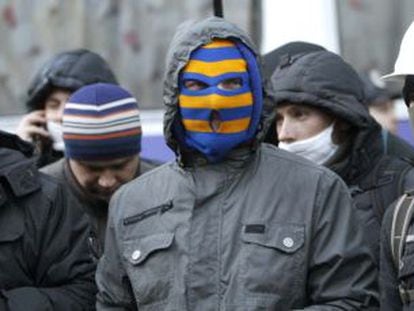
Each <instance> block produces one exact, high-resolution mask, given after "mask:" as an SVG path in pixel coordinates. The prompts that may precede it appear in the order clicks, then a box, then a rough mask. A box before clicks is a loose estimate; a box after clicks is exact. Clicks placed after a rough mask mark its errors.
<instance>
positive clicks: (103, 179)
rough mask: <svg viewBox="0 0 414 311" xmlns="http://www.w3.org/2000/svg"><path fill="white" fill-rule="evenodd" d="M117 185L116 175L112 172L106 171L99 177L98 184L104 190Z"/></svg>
mask: <svg viewBox="0 0 414 311" xmlns="http://www.w3.org/2000/svg"><path fill="white" fill-rule="evenodd" d="M116 183H117V179H116V177H115V174H114V173H113V172H111V171H110V170H107V171H104V172H102V173H101V174H100V175H99V179H98V184H99V186H100V187H102V188H106V189H110V188H113V187H114V186H115V185H116Z"/></svg>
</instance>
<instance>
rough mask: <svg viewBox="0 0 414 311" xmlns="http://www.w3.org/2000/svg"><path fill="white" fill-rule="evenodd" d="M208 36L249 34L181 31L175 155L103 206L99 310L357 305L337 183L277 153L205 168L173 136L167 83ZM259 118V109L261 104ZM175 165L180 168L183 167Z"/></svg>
mask: <svg viewBox="0 0 414 311" xmlns="http://www.w3.org/2000/svg"><path fill="white" fill-rule="evenodd" d="M212 38H233V40H240V41H242V42H243V43H244V44H245V45H246V46H247V47H249V48H250V49H251V50H252V51H253V52H254V53H255V55H257V53H256V52H255V49H254V47H253V45H252V43H251V41H250V39H249V38H247V37H246V35H245V34H244V33H243V32H242V31H241V30H240V29H238V28H237V27H235V26H234V25H232V24H230V23H228V22H226V21H224V20H223V19H220V18H209V19H206V20H203V21H200V22H194V23H187V24H184V25H182V26H181V27H180V28H179V30H178V32H177V34H176V35H175V37H174V39H173V41H172V43H171V46H170V50H169V53H168V56H167V75H166V79H165V87H164V100H165V104H166V106H167V107H166V114H165V118H164V130H165V135H166V139H167V141H168V143H169V145H170V146H172V148H173V149H174V150H175V152H176V153H177V155H178V159H177V161H175V162H171V163H167V164H165V165H163V166H161V167H159V168H157V169H154V170H152V171H151V172H149V173H147V174H145V175H144V176H142V177H140V178H137V179H135V180H134V181H133V182H131V183H128V184H127V185H125V186H123V187H121V189H120V190H119V191H117V193H115V195H114V197H113V198H112V200H111V207H110V211H109V219H108V230H107V236H106V245H105V253H104V255H103V256H102V258H101V260H100V262H99V265H98V271H97V276H96V278H97V284H98V287H99V294H98V304H97V306H98V309H99V310H112V311H114V310H160V311H161V310H180V311H181V310H183V311H185V310H250V311H256V310H280V311H283V310H293V309H301V310H302V309H303V310H364V309H366V307H367V306H375V305H376V299H377V296H376V292H375V289H374V286H373V285H374V283H375V279H376V277H377V275H376V271H375V266H374V264H373V259H372V258H371V257H370V253H369V250H368V248H367V247H366V245H365V244H364V242H363V236H362V231H361V227H360V226H359V224H358V220H357V219H356V218H355V211H354V210H353V209H352V208H351V198H350V196H349V194H348V192H347V189H346V186H345V185H344V183H343V182H342V181H341V180H340V179H339V178H338V177H337V176H336V175H335V174H334V173H332V172H330V171H329V170H327V169H325V168H322V167H317V166H316V165H314V164H312V163H310V162H309V161H306V160H304V159H302V158H300V157H297V156H295V155H291V154H288V153H287V152H284V151H282V150H278V149H277V148H276V147H274V146H271V145H268V144H261V141H262V139H263V135H264V133H265V132H266V124H268V120H267V118H266V114H265V115H264V117H263V119H262V123H261V126H260V127H259V130H258V132H257V135H256V137H255V140H254V143H253V144H243V145H242V146H240V147H239V148H235V149H234V150H232V151H231V152H230V153H229V154H228V155H227V156H226V158H225V159H224V160H223V161H220V162H219V163H214V164H208V163H206V161H202V160H203V158H202V157H199V156H198V155H197V154H196V153H187V154H185V155H184V154H182V151H183V150H184V149H185V148H181V147H182V146H181V145H180V142H179V141H178V140H177V137H176V136H175V135H176V134H175V132H174V128H175V126H176V125H177V123H176V122H180V115H179V109H178V102H177V100H178V89H179V88H178V81H179V79H178V77H179V72H180V70H181V69H182V68H183V67H184V66H185V65H186V64H187V62H188V59H189V56H190V54H191V52H192V51H194V50H195V49H196V48H197V47H199V46H200V45H202V44H205V43H209V42H210V41H211V39H212ZM266 111H267V109H266ZM182 160H184V161H182Z"/></svg>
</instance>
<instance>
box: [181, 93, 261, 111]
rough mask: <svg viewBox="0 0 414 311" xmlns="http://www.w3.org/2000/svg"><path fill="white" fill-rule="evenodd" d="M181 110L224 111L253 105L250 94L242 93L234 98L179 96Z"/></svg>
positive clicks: (212, 95) (211, 95)
mask: <svg viewBox="0 0 414 311" xmlns="http://www.w3.org/2000/svg"><path fill="white" fill-rule="evenodd" d="M178 100H179V102H180V107H181V108H201V109H203V108H204V109H205V108H208V109H217V110H218V109H226V108H239V107H247V106H251V105H252V104H253V96H252V93H250V92H249V93H243V94H239V95H234V96H222V95H218V94H210V95H204V96H188V95H179V97H178Z"/></svg>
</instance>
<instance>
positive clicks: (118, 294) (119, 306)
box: [96, 192, 137, 311]
mask: <svg viewBox="0 0 414 311" xmlns="http://www.w3.org/2000/svg"><path fill="white" fill-rule="evenodd" d="M118 196H119V192H117V193H115V195H114V196H113V199H112V200H111V204H110V207H109V210H110V213H109V219H108V225H107V229H106V238H105V252H104V255H103V256H102V257H101V259H100V261H99V264H98V269H97V272H96V284H97V285H98V295H97V304H96V308H97V310H105V311H106V310H108V311H118V310H119V311H120V310H137V307H136V303H135V300H134V296H133V293H132V290H131V285H130V282H129V279H128V277H127V274H126V272H125V269H124V267H123V265H122V261H121V258H120V252H119V246H118V242H117V238H116V220H115V219H116V216H115V212H117V211H119V210H120V209H119V206H117V205H118Z"/></svg>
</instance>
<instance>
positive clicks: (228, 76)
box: [179, 39, 262, 162]
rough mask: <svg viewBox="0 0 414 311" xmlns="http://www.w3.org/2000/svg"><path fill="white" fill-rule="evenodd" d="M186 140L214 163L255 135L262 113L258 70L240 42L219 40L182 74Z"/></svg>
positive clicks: (195, 54) (181, 101) (198, 52)
mask: <svg viewBox="0 0 414 311" xmlns="http://www.w3.org/2000/svg"><path fill="white" fill-rule="evenodd" d="M179 108H180V112H181V118H182V124H183V126H184V129H185V134H184V137H185V138H184V140H185V144H186V145H187V146H188V147H190V148H194V149H196V150H198V151H199V152H201V153H202V154H204V155H205V156H206V157H207V159H208V160H209V161H210V162H217V161H219V160H221V159H222V158H223V157H224V156H225V155H226V154H227V153H228V152H229V151H230V150H231V149H233V148H235V147H236V146H238V145H240V144H242V143H244V142H247V141H249V140H251V139H252V138H253V136H254V135H255V133H256V130H257V126H258V124H259V120H260V114H261V111H262V89H261V80H260V75H259V69H258V66H257V62H256V60H255V57H254V55H253V53H252V52H251V51H250V50H249V49H248V48H247V47H246V46H245V45H244V44H242V43H240V42H237V41H236V42H233V41H230V40H223V39H215V40H213V41H212V42H211V43H208V44H206V45H203V46H202V47H200V48H198V49H196V50H195V51H193V52H192V53H191V56H190V60H189V62H188V63H187V65H186V66H185V68H184V69H183V70H182V72H181V75H180V95H179Z"/></svg>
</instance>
